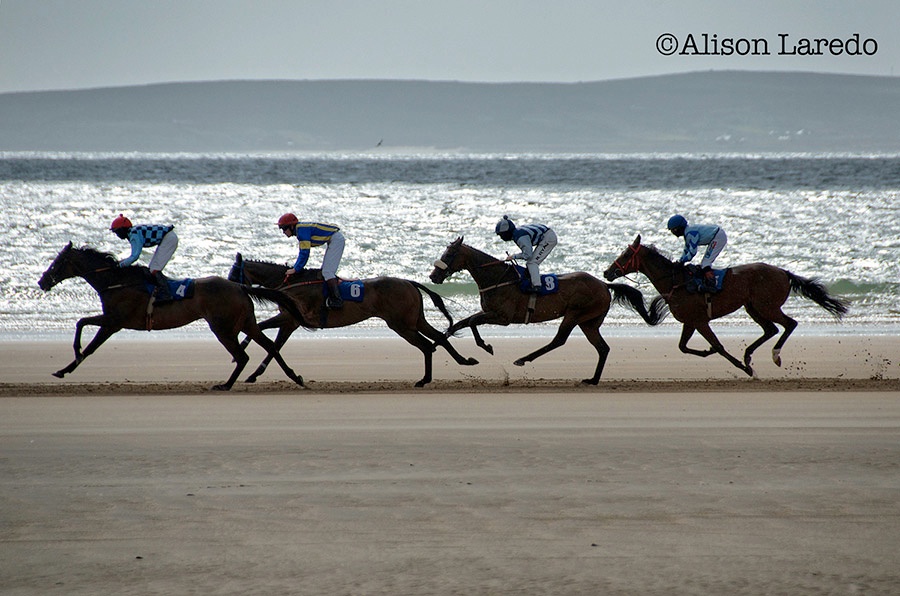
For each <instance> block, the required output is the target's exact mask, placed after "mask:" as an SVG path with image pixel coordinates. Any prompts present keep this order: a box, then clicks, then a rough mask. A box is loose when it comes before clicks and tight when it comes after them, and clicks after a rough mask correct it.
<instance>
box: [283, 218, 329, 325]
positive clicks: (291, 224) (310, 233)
mask: <svg viewBox="0 0 900 596" xmlns="http://www.w3.org/2000/svg"><path fill="white" fill-rule="evenodd" d="M278 227H279V228H280V229H281V231H282V232H284V235H285V236H287V237H288V238H291V237H296V238H297V240H298V241H299V243H300V251H299V252H298V253H297V260H296V261H295V262H294V266H293V267H292V268H291V269H288V271H287V275H292V274H293V273H295V272H296V271H297V270H298V269H302V268H303V267H305V266H306V263H307V262H308V261H309V249H310V248H314V247H316V246H322V245H325V255H324V256H323V257H322V277H323V278H325V283H326V284H327V285H328V291H329V293H330V294H331V295H330V296H329V297H328V299H327V300H326V306H328V308H341V307H342V306H343V305H344V301H343V299H342V298H341V293H340V288H339V284H340V281H339V280H338V279H337V268H338V265H340V264H341V257H342V256H343V254H344V235H343V234H342V233H341V230H340V228H338V227H337V226H336V225H333V224H327V223H317V222H310V221H303V222H301V221H299V220H298V219H297V216H296V215H294V214H293V213H285V214H284V215H282V216H281V217H280V218H279V219H278Z"/></svg>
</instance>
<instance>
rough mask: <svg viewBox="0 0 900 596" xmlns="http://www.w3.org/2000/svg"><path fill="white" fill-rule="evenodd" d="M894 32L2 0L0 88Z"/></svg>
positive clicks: (650, 67) (387, 3)
mask: <svg viewBox="0 0 900 596" xmlns="http://www.w3.org/2000/svg"><path fill="white" fill-rule="evenodd" d="M663 34H671V35H672V36H673V37H661V36H663ZM704 34H705V35H704ZM856 34H858V39H859V44H858V47H855V46H854V45H853V44H852V43H851V44H850V46H849V48H844V49H842V50H841V51H840V54H839V55H832V54H831V51H829V50H827V49H826V50H825V52H826V53H825V55H804V52H805V53H808V51H807V48H805V47H804V46H803V43H804V42H803V40H804V39H816V38H828V39H831V38H837V39H840V40H846V39H848V38H850V39H855V35H856ZM898 37H900V7H898V3H897V0H815V1H795V0H740V1H735V0H620V1H616V2H611V1H601V0H584V1H574V0H571V1H570V0H518V1H515V0H404V1H401V0H321V1H307V0H0V92H9V91H30V90H47V89H80V88H92V87H108V86H121V85H138V84H147V83H157V82H173V81H202V80H235V79H422V80H441V81H447V80H455V81H486V82H508V81H543V82H573V81H598V80H606V79H618V78H630V77H639V76H646V75H657V74H665V73H676V72H689V71H697V70H735V69H736V70H799V71H812V72H829V73H849V74H866V75H884V76H896V75H900V44H898ZM692 40H693V43H691V41H692ZM727 40H732V41H731V46H732V50H731V52H732V55H730V56H727V55H711V56H704V55H699V54H702V53H704V52H713V53H725V52H727V51H728V50H727V48H726V46H727V45H728V41H727ZM855 51H860V52H868V54H869V55H849V53H850V52H855ZM673 52H674V53H673ZM792 52H793V53H792ZM665 53H672V55H665ZM754 54H755V55H754Z"/></svg>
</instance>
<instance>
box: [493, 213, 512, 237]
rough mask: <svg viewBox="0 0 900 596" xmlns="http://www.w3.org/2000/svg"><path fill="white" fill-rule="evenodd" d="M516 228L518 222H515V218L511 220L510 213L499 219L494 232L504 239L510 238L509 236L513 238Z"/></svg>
mask: <svg viewBox="0 0 900 596" xmlns="http://www.w3.org/2000/svg"><path fill="white" fill-rule="evenodd" d="M515 229H516V224H514V223H513V220H511V219H510V218H509V216H508V215H504V216H503V219H501V220H500V221H498V222H497V225H496V226H495V227H494V233H495V234H497V235H498V236H500V237H501V238H503V239H504V240H508V239H509V238H512V233H513V232H514V231H515ZM507 237H509V238H507Z"/></svg>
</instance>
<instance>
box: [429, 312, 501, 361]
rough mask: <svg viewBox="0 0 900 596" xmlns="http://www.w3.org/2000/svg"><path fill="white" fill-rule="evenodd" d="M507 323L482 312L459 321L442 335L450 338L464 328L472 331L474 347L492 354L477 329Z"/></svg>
mask: <svg viewBox="0 0 900 596" xmlns="http://www.w3.org/2000/svg"><path fill="white" fill-rule="evenodd" d="M508 324H509V321H507V320H506V319H504V318H500V317H498V316H497V315H496V314H495V313H486V312H484V311H482V312H478V313H475V314H474V315H472V316H469V317H466V318H465V319H463V320H461V321H457V322H456V323H454V324H453V325H451V326H450V328H449V329H447V332H446V333H445V334H444V335H445V336H446V337H450V336H451V335H453V334H454V333H456V332H457V331H459V330H460V329H462V328H464V327H468V328H470V329H471V330H472V337H473V338H474V339H475V345H477V346H478V347H479V348H481V349H482V350H484V351H485V352H487V353H488V354H493V353H494V348H493V347H492V346H491V344H488V343H485V341H484V340H483V339H481V334H480V333H478V329H477V327H478V326H479V325H508Z"/></svg>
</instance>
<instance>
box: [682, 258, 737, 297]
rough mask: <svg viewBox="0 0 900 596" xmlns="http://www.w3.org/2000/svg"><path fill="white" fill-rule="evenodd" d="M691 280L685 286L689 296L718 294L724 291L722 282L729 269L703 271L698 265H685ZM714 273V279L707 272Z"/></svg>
mask: <svg viewBox="0 0 900 596" xmlns="http://www.w3.org/2000/svg"><path fill="white" fill-rule="evenodd" d="M684 268H685V270H686V271H687V272H688V275H689V276H690V279H688V281H687V283H686V284H685V289H686V290H687V291H688V293H689V294H717V293H718V292H721V291H722V282H724V281H725V274H726V273H728V269H708V270H707V269H702V268H700V267H699V266H698V265H685V267H684ZM708 271H711V272H712V277H711V278H710V277H709V276H708V275H707V272H708Z"/></svg>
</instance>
